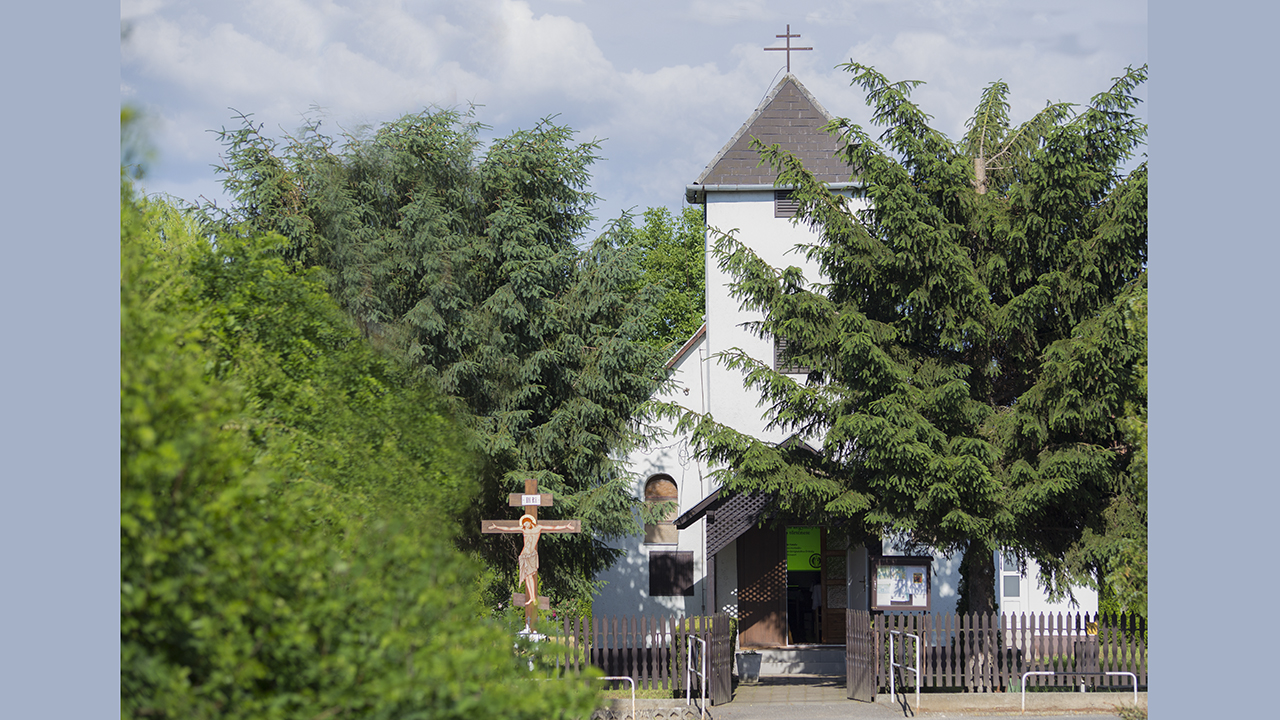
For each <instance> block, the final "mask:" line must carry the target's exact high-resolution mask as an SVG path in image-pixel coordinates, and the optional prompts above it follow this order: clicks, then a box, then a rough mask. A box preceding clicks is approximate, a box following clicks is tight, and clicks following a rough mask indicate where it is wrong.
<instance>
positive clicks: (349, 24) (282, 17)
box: [120, 0, 1147, 240]
mask: <svg viewBox="0 0 1280 720" xmlns="http://www.w3.org/2000/svg"><path fill="white" fill-rule="evenodd" d="M120 14H121V28H122V39H121V51H120V81H121V82H120V94H121V101H122V102H127V103H130V104H132V105H134V106H136V107H138V108H140V109H142V110H143V111H144V113H145V115H146V117H147V118H148V119H149V123H150V124H149V126H148V127H149V133H150V136H151V139H152V143H153V144H154V146H155V148H156V150H157V157H156V160H155V161H154V162H153V164H152V165H151V167H150V168H149V170H148V175H147V178H146V179H145V181H144V183H143V184H144V186H145V188H146V190H147V192H151V193H167V194H169V195H173V196H175V197H178V198H182V199H184V200H188V201H195V200H198V199H201V198H203V199H208V200H215V201H217V202H218V203H219V204H220V205H226V204H227V200H226V196H225V195H224V194H223V193H222V191H221V185H220V180H219V176H218V175H217V174H216V173H215V172H214V169H213V166H214V165H215V164H217V163H218V162H219V153H220V151H221V149H222V148H221V146H220V144H219V142H218V138H217V136H216V134H215V132H213V131H216V130H218V129H221V128H224V127H225V128H228V129H231V128H235V127H237V126H238V124H239V121H238V120H237V116H238V115H239V114H240V113H248V114H252V116H253V120H254V121H255V122H260V123H262V124H263V125H264V131H265V132H267V133H269V134H272V135H274V136H277V137H280V136H283V135H284V134H286V133H292V132H294V131H296V130H297V129H298V128H299V127H300V126H301V124H302V122H303V118H304V117H308V116H309V117H318V118H319V119H320V120H321V122H322V126H321V127H322V130H323V131H326V132H327V133H329V134H332V135H334V136H341V134H342V133H343V132H344V131H355V130H357V129H359V128H360V127H362V126H376V125H378V124H380V123H382V122H386V121H389V120H393V119H395V118H397V117H400V116H401V115H403V114H406V113H413V112H419V111H421V110H423V109H425V108H429V107H462V108H465V107H466V106H468V105H469V104H471V105H476V106H477V108H476V110H475V113H476V120H478V121H480V122H482V123H484V124H486V125H488V126H490V127H491V130H489V131H487V132H486V133H485V135H484V137H485V138H486V139H492V138H494V137H501V136H505V135H507V134H509V133H511V132H513V131H515V130H517V129H521V128H531V127H533V126H534V125H535V124H536V123H537V122H538V121H539V120H540V119H543V118H547V117H550V116H555V118H556V120H555V121H556V122H558V123H561V124H564V125H568V126H569V127H571V128H573V129H574V130H575V132H576V139H577V141H579V142H587V141H592V140H596V141H599V142H600V143H601V148H600V150H599V155H600V156H601V160H599V161H597V163H596V164H595V165H594V166H593V168H592V184H591V188H590V189H591V190H592V191H593V192H595V193H596V194H597V195H599V196H600V198H601V199H600V201H599V202H598V203H597V205H596V208H595V209H594V213H595V215H596V217H597V222H596V223H595V224H594V225H593V230H592V233H595V232H598V231H599V228H600V227H602V225H603V223H604V221H607V220H609V219H611V218H615V217H617V216H618V215H619V214H620V213H621V212H623V211H624V210H629V211H631V212H634V213H636V214H638V213H640V212H642V211H643V210H644V209H645V208H647V207H651V206H665V207H668V208H670V209H672V210H673V211H676V210H678V209H679V208H680V207H681V205H682V204H683V197H684V187H685V186H686V185H687V184H689V183H692V182H693V181H694V180H695V179H696V178H697V177H698V175H699V173H700V172H701V171H702V168H703V167H704V166H705V165H706V164H707V163H708V162H709V161H710V160H711V159H712V158H713V157H714V156H715V154H716V153H717V152H718V151H719V150H720V148H721V147H722V146H723V145H724V143H725V142H727V141H728V140H729V139H730V138H731V137H732V136H733V134H734V133H735V132H737V130H738V128H739V127H740V126H741V125H742V123H743V122H744V121H746V119H747V118H748V117H749V116H750V114H751V112H752V111H753V110H754V109H755V107H756V106H757V105H758V104H759V102H760V101H761V99H762V98H763V97H764V95H765V94H766V93H767V92H768V91H769V89H770V88H771V87H772V86H773V84H774V83H776V82H777V80H778V79H779V78H780V77H781V76H782V74H783V72H785V64H786V55H787V53H784V52H766V51H765V50H764V48H766V47H783V46H784V45H785V44H786V40H785V39H783V38H779V37H777V36H778V35H782V34H785V33H786V32H787V27H788V25H789V26H790V32H791V33H792V34H793V35H794V34H798V35H799V37H798V38H792V39H791V44H792V46H794V47H812V48H813V50H812V51H805V52H793V53H791V71H792V73H793V74H795V75H796V76H797V77H798V78H799V79H800V81H801V83H803V84H804V85H805V87H807V88H808V89H809V91H810V92H811V93H812V94H813V95H814V96H815V97H816V98H817V100H818V102H820V103H821V104H822V105H824V106H825V107H826V108H827V110H828V111H829V112H831V113H832V114H834V115H836V116H840V117H847V118H850V119H852V120H853V121H855V122H857V123H859V124H862V125H864V126H868V125H869V119H870V111H869V110H868V108H867V107H866V104H865V98H864V96H863V95H862V93H861V91H860V90H859V89H858V88H856V87H852V86H851V85H850V80H851V79H852V76H851V74H850V73H849V72H848V71H846V70H842V69H840V68H838V67H837V66H838V65H839V64H841V63H846V62H849V61H851V60H853V61H857V62H860V63H863V64H867V65H871V66H873V67H875V68H876V69H877V70H878V71H880V72H881V73H883V74H884V75H886V76H887V77H888V78H889V79H890V80H895V81H896V80H908V79H910V80H923V81H925V83H926V84H925V85H924V86H922V87H920V88H918V89H917V90H916V91H915V93H914V95H913V98H914V99H915V100H916V101H917V102H918V103H919V105H920V106H921V107H922V109H923V110H924V111H925V112H927V113H929V114H931V115H933V116H934V125H935V127H936V128H937V129H939V130H941V131H943V132H944V133H946V134H947V135H949V136H951V137H958V136H960V135H961V134H963V132H964V122H965V120H966V119H967V118H968V117H969V116H970V115H971V114H972V111H973V108H974V107H975V106H976V105H977V102H978V98H979V95H980V93H981V92H982V89H983V88H984V87H985V86H987V85H988V84H990V83H991V82H993V81H995V80H1003V81H1005V82H1006V83H1008V84H1009V86H1010V89H1011V93H1010V95H1011V97H1010V106H1011V111H1010V114H1011V118H1012V120H1013V121H1014V122H1020V121H1022V120H1025V119H1027V118H1029V117H1031V116H1032V115H1034V113H1035V112H1036V111H1038V110H1039V109H1040V108H1042V107H1043V106H1044V105H1045V103H1046V102H1050V101H1052V102H1059V101H1066V102H1074V103H1084V102H1087V101H1088V99H1089V98H1090V97H1091V96H1093V95H1094V94H1096V93H1098V92H1101V91H1103V90H1105V89H1106V88H1107V87H1109V86H1110V84H1111V80H1112V78H1114V77H1116V76H1118V75H1120V74H1122V73H1123V72H1124V70H1125V68H1126V66H1134V67H1136V66H1139V65H1142V64H1144V63H1146V62H1147V5H1146V2H1144V1H1143V0H932V1H931V0H814V1H810V2H795V1H794V0H792V1H791V2H774V1H770V0H682V1H680V2H674V1H671V0H657V1H655V2H615V1H613V0H595V1H594V2H591V1H588V0H471V1H469V2H465V3H460V2H440V1H437V0H416V1H415V0H252V1H251V2H250V1H245V0H222V1H221V2H207V1H196V0H122V2H121V5H120ZM1144 92H1145V88H1144V89H1143V90H1140V92H1139V94H1140V95H1142V94H1143V93H1144ZM1144 107H1145V106H1144ZM873 134H876V133H875V132H874V131H873ZM584 239H586V240H589V239H590V238H584Z"/></svg>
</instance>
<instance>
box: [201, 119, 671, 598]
mask: <svg viewBox="0 0 1280 720" xmlns="http://www.w3.org/2000/svg"><path fill="white" fill-rule="evenodd" d="M479 130H480V126H479V125H478V124H476V123H474V122H472V121H471V119H470V117H469V116H467V115H464V114H460V113H457V112H454V111H433V112H423V113H419V114H415V115H408V116H405V117H403V118H401V119H399V120H397V121H394V122H391V123H387V124H385V125H383V126H381V127H379V128H377V129H376V130H375V131H370V132H366V133H363V134H359V135H351V136H347V137H345V138H344V139H343V141H342V143H341V144H340V143H339V142H338V141H336V140H334V139H332V138H329V137H327V136H325V135H323V134H322V133H321V132H320V125H319V123H318V122H312V123H310V124H308V125H306V126H305V127H304V128H303V129H302V131H301V132H300V133H299V135H298V137H296V138H294V137H291V138H286V139H285V140H283V141H279V142H278V141H276V140H273V139H271V138H268V137H266V136H265V135H263V134H262V132H261V128H260V127H258V126H255V125H253V124H252V123H251V122H250V121H249V119H248V118H247V117H246V118H244V123H243V126H242V127H241V128H239V129H237V130H234V131H225V132H223V134H222V138H223V141H224V143H225V144H226V148H227V151H226V158H227V162H226V166H225V167H224V168H223V171H224V173H225V179H224V183H225V187H226V188H227V191H228V194H230V195H231V196H232V197H233V198H234V199H235V206H234V207H233V208H231V209H230V210H229V212H228V213H227V217H228V219H230V220H233V221H235V222H237V223H239V225H240V226H241V227H244V228H248V229H249V230H251V231H253V232H260V231H273V232H278V233H280V234H281V235H283V236H284V237H285V238H287V243H286V245H285V247H284V248H283V250H282V252H283V255H284V257H286V258H287V259H289V260H291V261H295V262H297V263H298V264H299V265H300V266H301V267H305V268H317V269H319V270H321V271H323V272H324V273H325V277H326V278H327V283H328V288H329V290H330V292H331V293H332V295H333V296H334V297H335V298H336V299H337V300H338V301H339V303H340V304H341V306H342V307H343V308H344V309H345V310H346V311H347V312H349V313H350V314H351V315H352V316H353V317H354V318H355V319H356V321H357V322H358V323H359V324H360V326H361V327H362V328H363V330H364V332H365V334H366V335H367V336H369V337H370V338H371V339H373V340H374V341H375V342H377V343H379V344H380V345H381V346H383V347H385V348H387V349H390V350H393V351H396V352H399V353H401V354H402V355H403V356H405V357H407V358H409V360H410V361H411V362H412V363H413V364H414V365H415V366H416V368H417V369H418V370H419V371H420V373H421V374H422V376H423V377H425V378H427V380H428V381H429V382H430V383H431V385H432V387H434V388H435V389H436V390H437V391H438V392H439V393H440V394H441V395H442V396H443V397H444V399H445V400H446V402H448V403H449V406H450V409H451V411H452V412H453V413H454V414H455V416H456V417H458V418H459V419H460V421H462V422H463V423H464V424H465V425H466V426H467V428H468V430H469V433H470V434H469V442H470V445H471V447H472V448H473V449H475V450H476V451H477V452H478V454H479V456H480V457H481V458H482V465H481V467H480V468H479V469H478V471H477V476H478V478H479V484H478V487H477V489H476V490H474V491H472V492H468V493H467V494H466V496H465V497H464V498H463V499H464V501H465V508H464V509H463V510H462V511H460V513H459V514H458V515H457V519H458V522H459V523H460V526H461V533H460V535H459V543H460V545H461V546H462V547H464V548H467V549H469V550H472V551H474V552H476V553H479V554H480V555H481V556H482V557H484V558H485V560H486V561H487V564H488V565H489V567H490V568H492V569H493V570H495V571H496V572H497V574H498V581H497V582H496V583H495V584H494V585H493V586H492V587H491V588H490V593H489V601H490V603H491V604H498V603H500V602H502V601H504V600H505V599H506V598H508V597H509V593H510V591H511V590H513V589H514V588H515V570H516V562H515V558H516V555H517V554H518V551H519V548H518V540H516V539H513V538H510V537H494V536H481V535H480V534H479V525H480V520H481V519H482V518H495V517H510V516H511V512H512V510H511V508H509V507H508V506H507V505H506V497H507V495H508V493H511V492H518V491H520V490H521V489H523V481H524V479H525V478H526V477H535V478H537V479H538V481H539V486H540V487H541V488H542V489H544V490H548V491H551V492H552V493H554V494H555V505H554V506H553V507H552V508H549V509H548V511H547V512H546V515H547V516H549V517H574V518H581V519H582V520H583V530H584V532H583V533H582V534H580V535H558V536H554V537H548V538H546V539H544V541H543V543H541V544H540V546H539V547H540V553H541V555H542V557H543V563H542V568H543V570H542V572H541V576H542V580H543V582H544V584H545V585H546V587H547V588H548V590H549V592H548V594H549V595H551V596H553V597H555V598H557V599H558V600H561V601H576V602H579V603H585V602H589V599H590V597H591V595H592V592H593V589H594V577H595V575H596V574H597V573H599V572H600V571H601V570H603V569H605V568H607V567H609V566H610V565H611V564H612V563H613V562H614V560H615V558H616V557H617V551H615V550H613V549H611V548H609V547H608V546H607V545H605V544H604V542H603V540H604V539H606V538H609V537H614V536H619V535H624V534H629V533H631V532H633V531H634V530H635V522H634V515H635V512H636V511H637V502H636V500H635V494H634V488H633V482H632V481H631V479H630V478H628V477H626V476H625V475H624V474H623V473H622V472H621V471H620V469H619V468H618V467H617V466H616V465H615V463H614V461H613V458H615V457H620V456H622V455H623V454H624V453H625V450H626V448H627V447H629V446H630V444H631V443H633V442H638V441H640V440H641V438H640V437H639V436H638V435H637V432H636V425H635V423H634V422H633V418H634V417H635V415H636V413H637V410H638V409H639V408H640V406H641V404H642V403H644V402H645V401H646V400H647V399H648V398H649V396H650V394H651V393H652V391H653V390H654V388H655V385H656V382H657V378H658V373H659V371H660V368H661V361H662V357H661V353H660V352H658V351H657V350H656V349H655V348H653V347H650V346H648V345H645V344H644V343H642V342H640V341H641V340H642V339H643V338H644V337H645V336H646V333H647V332H648V328H649V327H650V326H651V324H652V321H651V319H650V318H651V316H652V314H653V302H654V300H655V298H656V296H657V293H658V289H657V288H648V289H643V290H642V291H640V292H636V291H635V287H636V284H637V281H638V279H639V277H640V269H639V267H638V265H637V263H636V257H637V253H636V252H635V251H633V250H628V249H626V248H624V247H623V245H622V241H623V235H622V234H621V233H620V232H619V229H620V228H619V227H618V226H617V225H616V224H615V225H612V226H610V228H609V229H608V230H606V232H605V233H604V235H603V236H602V237H600V238H599V239H597V240H596V241H595V242H593V243H590V244H589V245H588V246H587V247H585V248H580V247H579V246H578V243H579V242H580V241H581V239H582V234H583V233H584V232H585V231H586V230H587V228H588V226H589V225H590V223H591V220H592V218H591V215H590V212H589V211H590V207H591V204H592V202H593V201H594V196H592V195H591V194H590V193H589V192H586V191H585V190H584V188H585V186H586V184H587V182H588V180H589V174H588V170H589V167H590V165H591V163H592V162H593V161H594V160H595V151H596V149H597V147H596V145H595V144H594V143H580V144H574V143H573V140H572V135H573V133H572V131H571V130H570V129H568V128H566V127H562V126H558V125H555V124H554V123H551V122H549V121H544V122H542V123H540V124H538V125H537V126H536V127H535V128H534V129H532V130H522V131H518V132H515V133H513V134H511V135H510V136H508V137H505V138H500V139H498V140H495V141H493V142H492V143H491V144H490V145H489V146H488V147H487V148H484V149H483V153H482V152H481V147H480V143H479V141H478V139H477V133H478V132H479Z"/></svg>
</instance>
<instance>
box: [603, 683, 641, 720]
mask: <svg viewBox="0 0 1280 720" xmlns="http://www.w3.org/2000/svg"><path fill="white" fill-rule="evenodd" d="M596 679H597V680H626V681H627V682H629V683H631V720H636V681H635V678H629V677H627V676H626V675H609V676H606V677H602V678H596Z"/></svg>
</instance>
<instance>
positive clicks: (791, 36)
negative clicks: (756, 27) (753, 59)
mask: <svg viewBox="0 0 1280 720" xmlns="http://www.w3.org/2000/svg"><path fill="white" fill-rule="evenodd" d="M774 37H780V38H786V39H787V46H786V47H780V48H765V50H786V51H787V72H791V51H792V50H812V49H813V48H811V47H804V48H802V47H795V48H793V47H791V38H798V37H800V33H796V34H795V35H792V34H791V24H790V23H788V24H787V34H786V35H774Z"/></svg>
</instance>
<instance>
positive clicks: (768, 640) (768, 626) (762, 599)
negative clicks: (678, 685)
mask: <svg viewBox="0 0 1280 720" xmlns="http://www.w3.org/2000/svg"><path fill="white" fill-rule="evenodd" d="M737 543H738V546H737V548H738V552H737V566H738V567H737V574H738V587H739V590H738V617H739V636H738V642H739V644H740V645H741V646H742V647H744V648H797V649H798V648H807V649H810V650H812V651H815V652H816V651H817V650H819V649H820V646H824V645H826V646H835V647H843V645H844V643H845V613H844V610H845V608H846V607H847V606H848V540H847V538H844V537H843V534H842V533H828V532H827V531H826V528H822V527H815V526H790V527H781V528H760V527H753V528H750V529H748V530H746V531H745V532H743V533H742V535H740V536H739V537H738V539H737ZM796 652H798V650H796ZM815 657H816V656H815ZM797 662H800V661H799V660H796V659H794V658H790V659H789V658H788V656H786V655H785V654H782V655H779V660H778V662H777V663H776V664H777V665H778V666H779V667H790V666H794V665H795V664H796V663H797ZM806 662H809V663H812V662H814V659H813V658H810V659H808V660H807V661H806ZM790 672H799V670H791V671H790ZM832 672H840V673H842V672H843V660H841V661H840V667H839V668H834V669H833V670H832ZM761 673H762V674H768V673H769V669H768V666H767V661H766V662H765V663H762V666H761Z"/></svg>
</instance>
